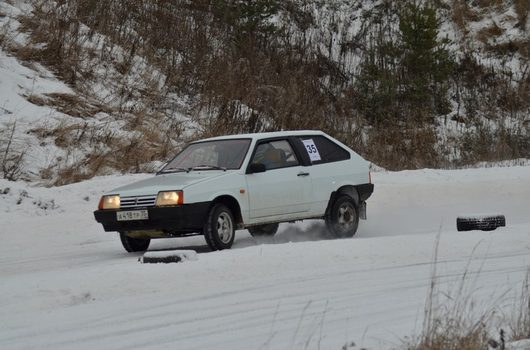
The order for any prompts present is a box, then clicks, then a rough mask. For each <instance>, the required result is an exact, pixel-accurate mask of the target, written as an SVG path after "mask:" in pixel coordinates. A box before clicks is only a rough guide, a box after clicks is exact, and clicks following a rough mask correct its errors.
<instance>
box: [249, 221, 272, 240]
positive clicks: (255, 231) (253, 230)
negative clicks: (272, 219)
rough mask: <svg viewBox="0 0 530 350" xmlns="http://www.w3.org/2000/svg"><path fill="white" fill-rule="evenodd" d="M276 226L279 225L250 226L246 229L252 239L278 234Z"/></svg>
mask: <svg viewBox="0 0 530 350" xmlns="http://www.w3.org/2000/svg"><path fill="white" fill-rule="evenodd" d="M278 226H280V224H266V225H258V226H252V227H249V228H248V232H250V234H251V235H252V237H256V238H257V237H272V236H274V235H275V234H276V232H278Z"/></svg>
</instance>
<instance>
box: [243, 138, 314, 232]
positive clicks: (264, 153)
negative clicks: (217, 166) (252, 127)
mask: <svg viewBox="0 0 530 350" xmlns="http://www.w3.org/2000/svg"><path fill="white" fill-rule="evenodd" d="M258 163H261V164H263V165H265V169H266V170H265V172H260V173H252V174H247V175H246V178H247V188H248V196H249V206H250V211H249V215H250V219H251V221H252V222H259V221H275V220H285V219H289V218H297V217H303V215H304V213H306V212H308V211H309V208H310V198H311V177H310V174H309V171H308V170H307V169H306V168H305V167H303V166H302V165H301V162H300V160H299V159H298V158H297V156H296V154H295V152H294V151H293V148H292V145H291V144H290V143H289V141H288V140H287V139H275V140H269V141H262V142H259V143H258V144H257V145H256V149H255V151H254V153H253V155H252V159H251V161H250V164H258Z"/></svg>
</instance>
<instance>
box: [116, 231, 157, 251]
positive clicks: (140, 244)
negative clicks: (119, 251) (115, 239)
mask: <svg viewBox="0 0 530 350" xmlns="http://www.w3.org/2000/svg"><path fill="white" fill-rule="evenodd" d="M120 240H121V244H122V245H123V248H125V250H126V251H128V252H129V253H134V252H145V251H146V250H147V248H149V244H150V243H151V239H150V238H133V237H129V236H127V234H126V233H125V232H120Z"/></svg>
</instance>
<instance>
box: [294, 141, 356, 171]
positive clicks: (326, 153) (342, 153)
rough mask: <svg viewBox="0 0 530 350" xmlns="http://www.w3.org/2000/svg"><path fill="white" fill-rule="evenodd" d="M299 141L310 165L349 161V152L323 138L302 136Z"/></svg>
mask: <svg viewBox="0 0 530 350" xmlns="http://www.w3.org/2000/svg"><path fill="white" fill-rule="evenodd" d="M300 141H302V143H303V145H304V148H305V150H306V152H307V154H308V155H309V159H310V160H311V163H312V164H322V163H331V162H338V161H341V160H346V159H350V152H348V151H346V150H345V149H344V148H342V147H341V146H339V145H337V144H336V143H335V142H333V141H331V140H330V139H328V138H326V137H324V136H320V135H315V136H302V137H300Z"/></svg>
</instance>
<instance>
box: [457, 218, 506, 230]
mask: <svg viewBox="0 0 530 350" xmlns="http://www.w3.org/2000/svg"><path fill="white" fill-rule="evenodd" d="M504 226H506V218H505V217H504V215H488V216H466V217H463V216H459V217H458V218H456V230H457V231H471V230H481V231H493V230H495V229H496V228H497V227H504Z"/></svg>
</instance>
